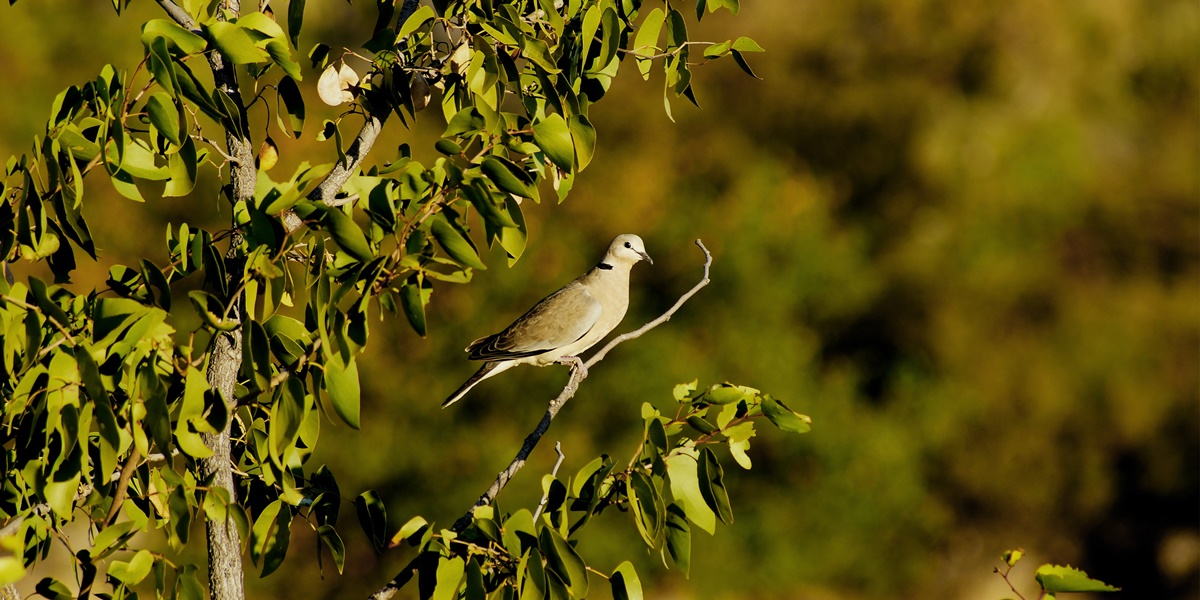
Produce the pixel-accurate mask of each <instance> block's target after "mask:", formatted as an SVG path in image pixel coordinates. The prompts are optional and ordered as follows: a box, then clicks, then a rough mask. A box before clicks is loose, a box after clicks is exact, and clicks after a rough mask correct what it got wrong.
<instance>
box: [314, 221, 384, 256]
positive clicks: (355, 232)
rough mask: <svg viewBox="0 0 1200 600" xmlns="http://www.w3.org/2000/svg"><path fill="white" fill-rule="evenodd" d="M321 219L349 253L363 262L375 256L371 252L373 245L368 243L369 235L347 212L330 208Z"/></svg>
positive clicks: (335, 239)
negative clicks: (364, 232)
mask: <svg viewBox="0 0 1200 600" xmlns="http://www.w3.org/2000/svg"><path fill="white" fill-rule="evenodd" d="M321 221H322V223H323V224H324V225H325V227H326V228H328V231H329V235H330V236H332V237H333V240H334V241H335V242H337V243H338V246H341V248H342V249H343V250H345V251H346V253H347V254H349V255H350V256H353V257H354V258H357V259H358V260H361V261H363V262H369V261H370V260H371V259H373V258H375V253H374V252H371V245H370V244H368V243H367V236H366V235H364V234H363V231H362V229H360V228H359V226H358V225H357V224H355V222H354V219H351V218H350V217H348V216H346V213H344V212H342V211H341V210H340V209H337V208H330V209H327V210H326V211H325V216H324V218H322V219H321Z"/></svg>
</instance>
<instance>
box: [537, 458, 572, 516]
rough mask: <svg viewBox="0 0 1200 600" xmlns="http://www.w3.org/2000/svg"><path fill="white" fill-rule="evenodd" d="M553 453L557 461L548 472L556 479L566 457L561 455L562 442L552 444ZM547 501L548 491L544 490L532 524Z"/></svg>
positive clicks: (544, 507) (540, 513)
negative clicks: (556, 455)
mask: <svg viewBox="0 0 1200 600" xmlns="http://www.w3.org/2000/svg"><path fill="white" fill-rule="evenodd" d="M554 452H555V454H558V460H557V461H555V462H554V468H553V469H551V470H550V475H551V476H554V477H557V476H558V468H559V467H561V466H562V461H563V459H564V458H566V456H565V455H564V454H563V451H562V442H554ZM549 501H550V490H546V492H545V493H543V494H542V501H541V502H539V503H538V507H537V510H535V511H533V522H534V523H536V522H537V520H538V517H540V516H542V511H543V510H546V503H548V502H549Z"/></svg>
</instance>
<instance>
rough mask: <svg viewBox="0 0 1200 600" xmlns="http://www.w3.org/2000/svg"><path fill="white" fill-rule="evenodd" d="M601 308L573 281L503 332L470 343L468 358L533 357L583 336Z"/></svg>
mask: <svg viewBox="0 0 1200 600" xmlns="http://www.w3.org/2000/svg"><path fill="white" fill-rule="evenodd" d="M602 312H603V307H602V306H601V304H600V302H598V301H597V300H596V298H595V297H593V296H592V293H591V292H590V291H588V288H587V287H586V286H584V285H583V284H581V283H579V282H578V281H573V282H571V283H569V284H567V285H566V286H564V287H563V288H562V289H560V290H558V291H557V292H554V293H553V294H550V295H549V296H547V297H546V298H545V299H543V300H542V301H541V302H538V303H537V304H536V305H534V307H533V308H531V309H529V312H527V313H525V314H524V315H522V316H521V318H519V319H517V320H516V321H514V322H513V324H512V325H509V326H508V328H506V329H505V330H504V331H501V332H500V333H497V334H494V335H490V336H488V337H485V338H481V339H478V340H475V341H474V342H471V345H470V346H467V352H469V353H470V354H469V355H468V358H470V359H471V360H505V359H513V358H523V357H526V356H536V355H538V354H542V353H544V352H548V351H550V350H554V349H555V348H561V347H563V346H566V345H567V344H570V343H572V342H574V341H576V340H578V339H579V338H582V337H583V336H584V335H586V334H587V332H588V331H590V330H591V329H592V327H593V326H594V325H595V324H596V321H598V320H599V319H600V314H601V313H602Z"/></svg>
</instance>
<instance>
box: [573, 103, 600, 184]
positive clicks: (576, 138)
mask: <svg viewBox="0 0 1200 600" xmlns="http://www.w3.org/2000/svg"><path fill="white" fill-rule="evenodd" d="M567 126H568V127H569V128H570V130H571V140H572V141H573V142H574V143H575V161H576V163H578V164H579V170H580V171H582V170H584V169H586V168H587V166H588V164H589V163H591V162H592V156H593V155H594V154H595V153H596V128H595V127H592V123H591V121H588V118H587V117H586V116H584V115H575V116H573V117H571V119H570V120H569V121H567Z"/></svg>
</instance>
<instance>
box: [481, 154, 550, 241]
mask: <svg viewBox="0 0 1200 600" xmlns="http://www.w3.org/2000/svg"><path fill="white" fill-rule="evenodd" d="M479 169H480V170H481V171H483V174H484V175H487V177H488V179H491V180H492V183H494V184H496V187H498V188H500V189H501V190H504V191H505V192H508V193H510V194H516V195H518V196H523V197H525V198H533V197H535V196H536V195H537V191H536V189H535V188H534V184H533V180H532V179H531V178H530V177H529V174H528V173H526V172H525V171H523V170H521V168H520V167H518V166H517V165H515V164H513V163H512V161H510V160H508V159H506V158H503V157H500V156H496V155H488V156H486V157H484V159H483V163H482V164H480V165H479ZM515 226H516V224H515V223H514V224H512V225H508V227H515Z"/></svg>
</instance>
